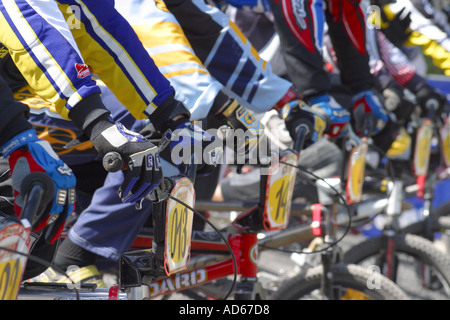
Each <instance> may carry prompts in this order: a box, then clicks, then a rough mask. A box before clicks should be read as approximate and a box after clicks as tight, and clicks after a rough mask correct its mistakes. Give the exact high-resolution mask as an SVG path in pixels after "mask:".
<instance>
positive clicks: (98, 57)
mask: <svg viewBox="0 0 450 320" xmlns="http://www.w3.org/2000/svg"><path fill="white" fill-rule="evenodd" d="M58 3H59V5H60V10H61V11H62V13H63V14H64V15H65V18H66V20H69V19H70V18H71V17H73V15H75V18H76V19H77V20H78V21H80V22H81V24H80V26H79V27H78V28H72V29H71V31H72V33H73V35H74V39H75V41H76V42H77V44H78V47H79V49H80V51H81V54H82V56H83V58H84V59H85V61H86V63H87V64H88V65H89V66H90V67H91V68H92V70H93V72H94V73H95V74H97V75H98V76H99V77H100V79H101V80H102V81H103V82H104V83H105V84H106V85H107V86H108V87H109V88H110V89H111V91H112V92H113V93H114V94H115V95H116V97H117V98H118V100H119V101H120V102H121V103H122V104H124V106H125V107H127V108H128V110H130V112H131V113H132V114H133V116H134V117H136V118H137V119H144V118H147V117H149V116H150V115H151V114H152V113H153V112H154V111H155V110H156V109H157V108H158V107H159V106H160V105H161V104H162V103H163V102H164V101H166V99H167V98H168V97H169V96H171V95H173V94H174V91H175V90H174V88H173V87H172V86H171V85H170V82H169V81H168V80H167V79H166V78H165V77H164V75H163V74H162V73H161V72H160V71H159V69H158V68H157V66H156V65H155V63H154V61H153V59H152V58H151V57H150V55H149V54H148V52H147V51H146V50H145V48H144V46H143V45H142V42H141V41H140V40H139V38H138V36H137V35H136V33H135V31H134V30H133V28H132V27H131V25H130V23H128V22H127V21H126V20H125V18H124V17H122V15H120V14H119V12H118V11H117V10H116V9H115V7H114V1H112V0H103V1H98V0H84V1H81V0H59V1H58Z"/></svg>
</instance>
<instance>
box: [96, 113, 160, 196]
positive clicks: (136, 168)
mask: <svg viewBox="0 0 450 320" xmlns="http://www.w3.org/2000/svg"><path fill="white" fill-rule="evenodd" d="M89 138H90V140H91V142H92V144H93V145H94V147H95V149H96V150H97V151H98V152H99V153H100V155H102V156H104V155H105V154H107V153H108V152H110V151H116V152H118V153H119V154H120V155H121V156H122V159H123V160H124V162H125V164H126V168H125V169H124V181H123V183H122V185H121V186H120V188H119V196H120V197H121V198H122V201H123V202H130V203H134V202H137V201H139V200H140V199H142V198H144V197H145V196H146V195H147V194H148V193H149V192H150V191H151V190H152V189H153V188H154V187H156V186H158V185H159V184H160V182H161V180H162V177H163V175H162V168H161V164H160V159H159V150H158V148H157V147H156V146H155V145H154V144H153V143H151V142H150V141H148V140H147V139H146V138H144V137H143V136H142V135H140V134H138V133H135V132H132V131H129V130H127V129H126V128H125V127H124V126H123V125H122V124H121V123H112V122H110V121H108V120H106V119H102V120H100V121H98V122H97V123H96V124H95V125H94V126H93V128H92V129H91V130H90V134H89Z"/></svg>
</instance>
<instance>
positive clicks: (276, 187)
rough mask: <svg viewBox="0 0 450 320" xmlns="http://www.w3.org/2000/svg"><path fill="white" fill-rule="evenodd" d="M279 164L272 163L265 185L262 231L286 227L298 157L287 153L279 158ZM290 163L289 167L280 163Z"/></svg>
mask: <svg viewBox="0 0 450 320" xmlns="http://www.w3.org/2000/svg"><path fill="white" fill-rule="evenodd" d="M279 159H280V161H279V162H276V161H273V165H272V167H271V168H270V170H269V174H268V177H267V184H266V197H265V204H264V213H263V218H264V229H265V230H266V231H272V230H281V229H284V228H286V227H287V225H288V223H289V216H290V210H291V201H292V193H293V190H294V183H295V177H296V168H295V167H292V165H294V166H296V165H297V161H298V155H297V154H295V153H291V152H290V153H288V154H286V155H283V156H281V157H280V158H279ZM281 162H285V163H290V164H291V166H290V165H287V164H284V163H281Z"/></svg>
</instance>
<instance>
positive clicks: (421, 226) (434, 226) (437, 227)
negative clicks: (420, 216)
mask: <svg viewBox="0 0 450 320" xmlns="http://www.w3.org/2000/svg"><path fill="white" fill-rule="evenodd" d="M430 219H431V220H430V222H431V230H430V231H431V232H441V231H442V230H450V216H440V217H431V218H430ZM426 223H427V222H426V221H425V220H421V221H416V222H414V223H411V224H409V225H407V226H405V227H404V228H402V232H403V233H411V234H416V235H419V236H424V233H425V230H426Z"/></svg>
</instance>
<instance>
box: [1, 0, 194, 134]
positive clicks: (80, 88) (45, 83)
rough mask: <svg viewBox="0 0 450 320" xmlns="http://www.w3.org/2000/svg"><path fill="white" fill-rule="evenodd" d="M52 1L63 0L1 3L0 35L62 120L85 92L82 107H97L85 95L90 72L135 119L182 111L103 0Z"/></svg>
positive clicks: (92, 89)
mask: <svg viewBox="0 0 450 320" xmlns="http://www.w3.org/2000/svg"><path fill="white" fill-rule="evenodd" d="M60 3H64V4H60V7H58V6H57V4H56V2H53V1H47V2H42V1H24V0H16V1H14V2H13V1H2V2H1V3H0V11H1V16H0V19H2V20H3V22H4V23H3V24H2V25H5V27H4V28H3V29H2V31H1V32H0V41H1V42H2V43H3V44H4V45H5V46H6V47H7V48H8V49H10V53H11V56H12V59H13V61H14V62H15V63H16V65H17V67H18V68H19V70H20V71H21V72H22V74H23V75H24V77H25V79H26V80H27V81H28V83H29V84H30V85H31V86H32V88H33V89H34V90H35V91H36V93H37V94H38V95H40V96H41V97H43V98H44V99H46V100H48V101H50V102H54V103H55V105H56V109H57V111H58V112H59V113H60V114H61V115H62V116H63V117H64V118H70V117H71V116H72V115H73V114H74V113H78V110H77V109H82V107H81V106H82V105H83V103H82V102H83V101H84V100H85V99H86V98H87V97H89V98H90V99H89V100H90V101H89V102H87V103H86V104H89V107H87V108H88V109H89V112H92V110H93V109H99V111H98V113H102V112H103V111H100V109H102V106H101V105H100V104H99V101H100V99H99V98H98V97H97V98H92V95H94V94H95V95H96V94H98V93H99V92H100V90H99V88H98V87H97V86H96V84H95V82H94V80H93V79H92V77H91V71H92V72H94V73H95V74H97V75H99V76H100V77H101V79H102V80H103V81H104V82H105V83H106V85H108V87H110V89H111V90H112V91H113V93H114V94H115V95H116V96H117V98H118V99H119V100H120V101H121V102H122V103H123V104H124V105H125V106H126V107H127V108H128V109H129V110H130V112H131V113H132V114H133V116H134V117H136V118H138V119H143V118H146V117H149V118H150V120H151V121H152V122H153V123H155V124H156V125H159V124H162V123H164V122H165V120H167V119H170V117H173V116H174V115H176V114H179V113H184V114H188V113H187V112H186V110H185V109H184V108H181V107H180V105H179V104H178V103H177V102H176V101H175V100H174V98H173V93H174V90H173V88H172V87H171V86H170V84H169V82H168V81H167V79H165V78H164V77H163V75H162V74H161V73H160V72H159V71H158V69H157V68H156V66H155V65H154V63H153V60H152V59H151V58H150V56H149V55H148V53H147V52H146V51H145V49H144V48H143V46H142V44H141V43H140V42H139V39H138V38H137V36H136V34H135V33H134V32H133V31H132V29H131V27H130V25H129V24H128V23H127V22H126V21H125V20H124V19H123V18H122V17H121V16H120V15H119V14H118V13H117V11H115V9H114V6H113V3H111V1H83V2H75V1H60ZM78 3H81V4H78ZM69 5H70V7H69ZM70 9H73V12H72V10H70ZM67 12H69V13H67ZM63 13H64V14H65V15H66V16H64V15H63ZM70 15H74V16H73V17H71V16H70ZM74 17H75V18H79V19H80V21H81V23H80V24H79V25H71V26H70V27H69V25H68V23H67V22H68V21H70V18H72V19H73V18H74ZM159 107H161V108H159ZM80 112H81V113H84V111H81V110H80ZM69 113H70V114H71V116H69ZM95 116H98V114H95ZM82 117H83V118H85V115H84V114H83V116H82Z"/></svg>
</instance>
